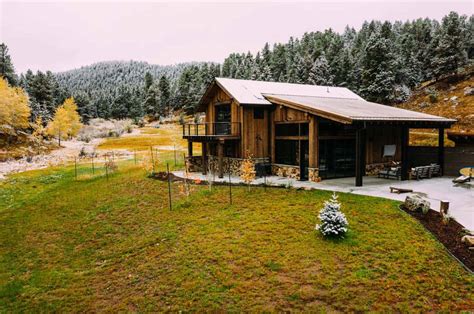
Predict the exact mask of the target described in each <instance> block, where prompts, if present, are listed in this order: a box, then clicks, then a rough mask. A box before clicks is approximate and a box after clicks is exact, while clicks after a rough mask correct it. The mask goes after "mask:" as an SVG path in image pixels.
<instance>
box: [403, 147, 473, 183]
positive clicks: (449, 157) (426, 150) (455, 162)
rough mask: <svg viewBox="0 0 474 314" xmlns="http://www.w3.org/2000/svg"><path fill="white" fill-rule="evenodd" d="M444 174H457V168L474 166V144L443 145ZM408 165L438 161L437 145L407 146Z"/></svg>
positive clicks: (414, 165) (422, 164) (420, 164)
mask: <svg viewBox="0 0 474 314" xmlns="http://www.w3.org/2000/svg"><path fill="white" fill-rule="evenodd" d="M444 158H445V159H444V166H445V169H444V174H445V175H447V176H459V170H460V169H461V168H464V167H473V166H474V146H470V147H469V146H464V147H445V157H444ZM408 160H409V167H410V168H412V167H416V166H426V165H429V164H430V163H438V147H433V146H410V147H409V148H408Z"/></svg>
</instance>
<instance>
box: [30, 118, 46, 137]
mask: <svg viewBox="0 0 474 314" xmlns="http://www.w3.org/2000/svg"><path fill="white" fill-rule="evenodd" d="M32 126H33V136H34V137H35V138H37V139H41V138H42V137H43V135H44V127H43V118H42V117H41V116H37V117H36V119H35V122H34V123H33V124H32Z"/></svg>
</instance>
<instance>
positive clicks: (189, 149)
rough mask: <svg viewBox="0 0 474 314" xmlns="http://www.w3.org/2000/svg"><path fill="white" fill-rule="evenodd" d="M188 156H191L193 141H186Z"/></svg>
mask: <svg viewBox="0 0 474 314" xmlns="http://www.w3.org/2000/svg"><path fill="white" fill-rule="evenodd" d="M188 157H193V142H192V141H188Z"/></svg>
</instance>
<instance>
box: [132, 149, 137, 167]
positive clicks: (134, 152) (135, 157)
mask: <svg viewBox="0 0 474 314" xmlns="http://www.w3.org/2000/svg"><path fill="white" fill-rule="evenodd" d="M133 159H134V160H135V165H136V164H137V151H136V150H135V151H133Z"/></svg>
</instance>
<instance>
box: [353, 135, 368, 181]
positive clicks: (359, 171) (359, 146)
mask: <svg viewBox="0 0 474 314" xmlns="http://www.w3.org/2000/svg"><path fill="white" fill-rule="evenodd" d="M365 141H366V129H362V128H361V129H358V130H357V131H356V169H355V174H356V178H355V185H356V186H362V184H363V182H362V180H363V177H364V175H365V155H366V153H365V144H366V143H365Z"/></svg>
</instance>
